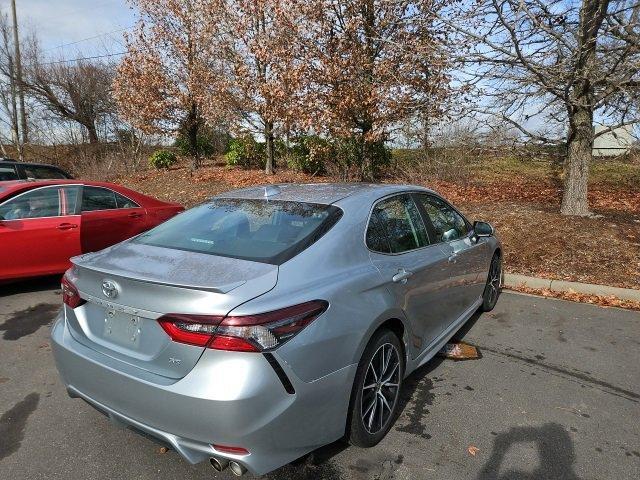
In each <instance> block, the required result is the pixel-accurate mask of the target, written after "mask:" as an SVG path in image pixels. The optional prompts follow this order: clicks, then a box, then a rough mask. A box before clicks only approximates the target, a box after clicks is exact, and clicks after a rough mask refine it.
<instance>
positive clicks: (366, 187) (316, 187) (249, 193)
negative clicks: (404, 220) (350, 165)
mask: <svg viewBox="0 0 640 480" xmlns="http://www.w3.org/2000/svg"><path fill="white" fill-rule="evenodd" d="M405 191H431V190H429V189H427V188H424V187H419V186H415V185H396V184H390V183H382V184H377V183H284V184H274V185H260V186H256V187H248V188H242V189H239V190H231V191H229V192H224V193H221V194H220V195H217V196H216V197H214V198H241V199H256V200H258V199H259V200H264V199H266V198H268V199H269V200H284V201H297V202H305V203H320V204H327V205H328V204H332V203H336V202H338V201H340V200H343V199H345V198H347V197H349V198H353V197H375V198H380V197H384V196H386V195H391V194H393V193H396V192H405Z"/></svg>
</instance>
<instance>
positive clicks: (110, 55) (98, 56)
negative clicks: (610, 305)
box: [40, 51, 128, 65]
mask: <svg viewBox="0 0 640 480" xmlns="http://www.w3.org/2000/svg"><path fill="white" fill-rule="evenodd" d="M126 53H128V52H127V51H124V52H117V53H107V54H105V55H94V56H92V57H80V58H69V59H63V60H55V61H53V62H44V63H41V64H40V65H57V64H60V63H71V62H80V61H82V60H96V59H98V58H107V57H117V56H118V55H124V54H126Z"/></svg>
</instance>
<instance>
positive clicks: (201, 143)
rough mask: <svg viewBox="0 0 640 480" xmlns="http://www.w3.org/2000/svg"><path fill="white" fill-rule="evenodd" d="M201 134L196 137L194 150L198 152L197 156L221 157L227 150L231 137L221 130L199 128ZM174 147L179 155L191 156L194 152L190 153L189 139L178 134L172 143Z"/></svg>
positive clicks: (184, 135) (182, 133)
mask: <svg viewBox="0 0 640 480" xmlns="http://www.w3.org/2000/svg"><path fill="white" fill-rule="evenodd" d="M200 130H201V132H200V133H198V135H197V137H196V148H197V150H198V156H200V157H210V156H212V155H222V154H223V153H225V152H226V151H227V149H228V148H229V142H230V141H231V135H229V133H228V132H226V131H223V130H213V129H211V128H204V129H203V128H201V129H200ZM173 145H174V147H176V148H177V149H178V151H179V152H180V154H181V155H184V156H193V155H194V153H195V152H193V151H192V148H191V142H190V141H189V137H188V136H187V135H186V134H185V133H184V132H180V133H179V134H178V136H177V137H176V140H175V142H174V144H173Z"/></svg>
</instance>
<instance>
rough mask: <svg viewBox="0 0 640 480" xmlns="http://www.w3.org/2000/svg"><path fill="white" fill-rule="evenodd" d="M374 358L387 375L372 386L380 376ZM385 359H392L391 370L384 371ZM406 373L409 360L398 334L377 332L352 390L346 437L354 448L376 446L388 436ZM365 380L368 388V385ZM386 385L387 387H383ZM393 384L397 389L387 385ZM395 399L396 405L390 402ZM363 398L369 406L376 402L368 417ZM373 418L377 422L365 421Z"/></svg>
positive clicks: (365, 351) (383, 331) (359, 367)
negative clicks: (375, 377) (375, 368)
mask: <svg viewBox="0 0 640 480" xmlns="http://www.w3.org/2000/svg"><path fill="white" fill-rule="evenodd" d="M381 349H382V350H381ZM381 355H386V357H383V358H381ZM396 355H397V371H394V372H392V370H393V369H394V367H393V366H392V363H393V362H394V361H395V359H396ZM374 358H375V363H376V364H377V365H378V367H380V369H381V370H382V372H383V374H382V375H381V377H382V378H381V379H380V380H379V381H378V382H374V383H373V385H374V386H373V387H372V382H373V379H374V376H376V371H375V370H373V372H372V368H373V367H372V360H374ZM384 358H389V361H388V368H387V370H384V368H383V365H384V363H383V362H384ZM404 370H405V359H404V355H403V349H402V344H401V343H400V339H399V338H398V337H397V335H396V334H395V333H393V332H392V331H390V330H387V329H383V330H379V331H378V332H376V334H375V335H374V336H373V338H371V340H370V341H369V344H368V345H367V347H366V348H365V350H364V353H363V354H362V358H361V359H360V363H359V364H358V369H357V371H356V377H355V380H354V382H353V389H352V391H351V401H350V403H349V415H348V417H347V434H346V439H347V441H348V442H349V443H350V444H351V445H355V446H357V447H365V448H366V447H373V446H374V445H376V444H377V443H378V442H379V441H380V440H382V439H383V438H384V436H385V435H386V434H387V432H388V431H389V429H390V428H391V426H392V425H393V423H394V422H395V420H396V416H397V414H398V408H399V407H398V404H399V398H400V390H401V389H402V378H403V376H404ZM387 377H388V381H387V382H386V383H385V382H382V380H385V379H387ZM365 380H366V381H367V385H365ZM383 383H385V384H384V385H383ZM391 384H397V386H396V387H389V386H385V385H391ZM380 395H382V396H383V397H384V398H385V400H386V402H383V400H382V398H380ZM392 398H393V402H392V403H390V402H391V399H392ZM363 399H364V400H365V401H366V403H367V404H368V405H370V404H371V402H372V401H373V402H375V407H371V409H369V410H368V413H367V414H365V412H364V410H367V406H368V405H364V404H363ZM385 403H386V406H385ZM373 408H376V409H377V408H380V411H379V412H378V414H376V413H375V412H374V411H373V410H372V409H373ZM380 412H381V414H380ZM385 412H386V413H385ZM372 415H373V422H365V420H364V419H363V417H364V418H366V419H368V420H371V419H372ZM365 423H367V424H365Z"/></svg>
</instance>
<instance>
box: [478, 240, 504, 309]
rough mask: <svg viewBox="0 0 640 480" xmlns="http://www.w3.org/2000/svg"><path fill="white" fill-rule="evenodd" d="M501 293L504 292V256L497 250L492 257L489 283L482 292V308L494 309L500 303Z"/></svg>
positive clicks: (488, 277)
mask: <svg viewBox="0 0 640 480" xmlns="http://www.w3.org/2000/svg"><path fill="white" fill-rule="evenodd" d="M500 293H502V257H501V256H500V254H499V253H498V252H496V253H494V254H493V258H492V259H491V265H490V266H489V275H488V276H487V283H486V285H485V287H484V293H483V294H482V307H480V308H481V309H482V311H483V312H490V311H491V310H493V307H495V306H496V303H498V298H499V297H500Z"/></svg>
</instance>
